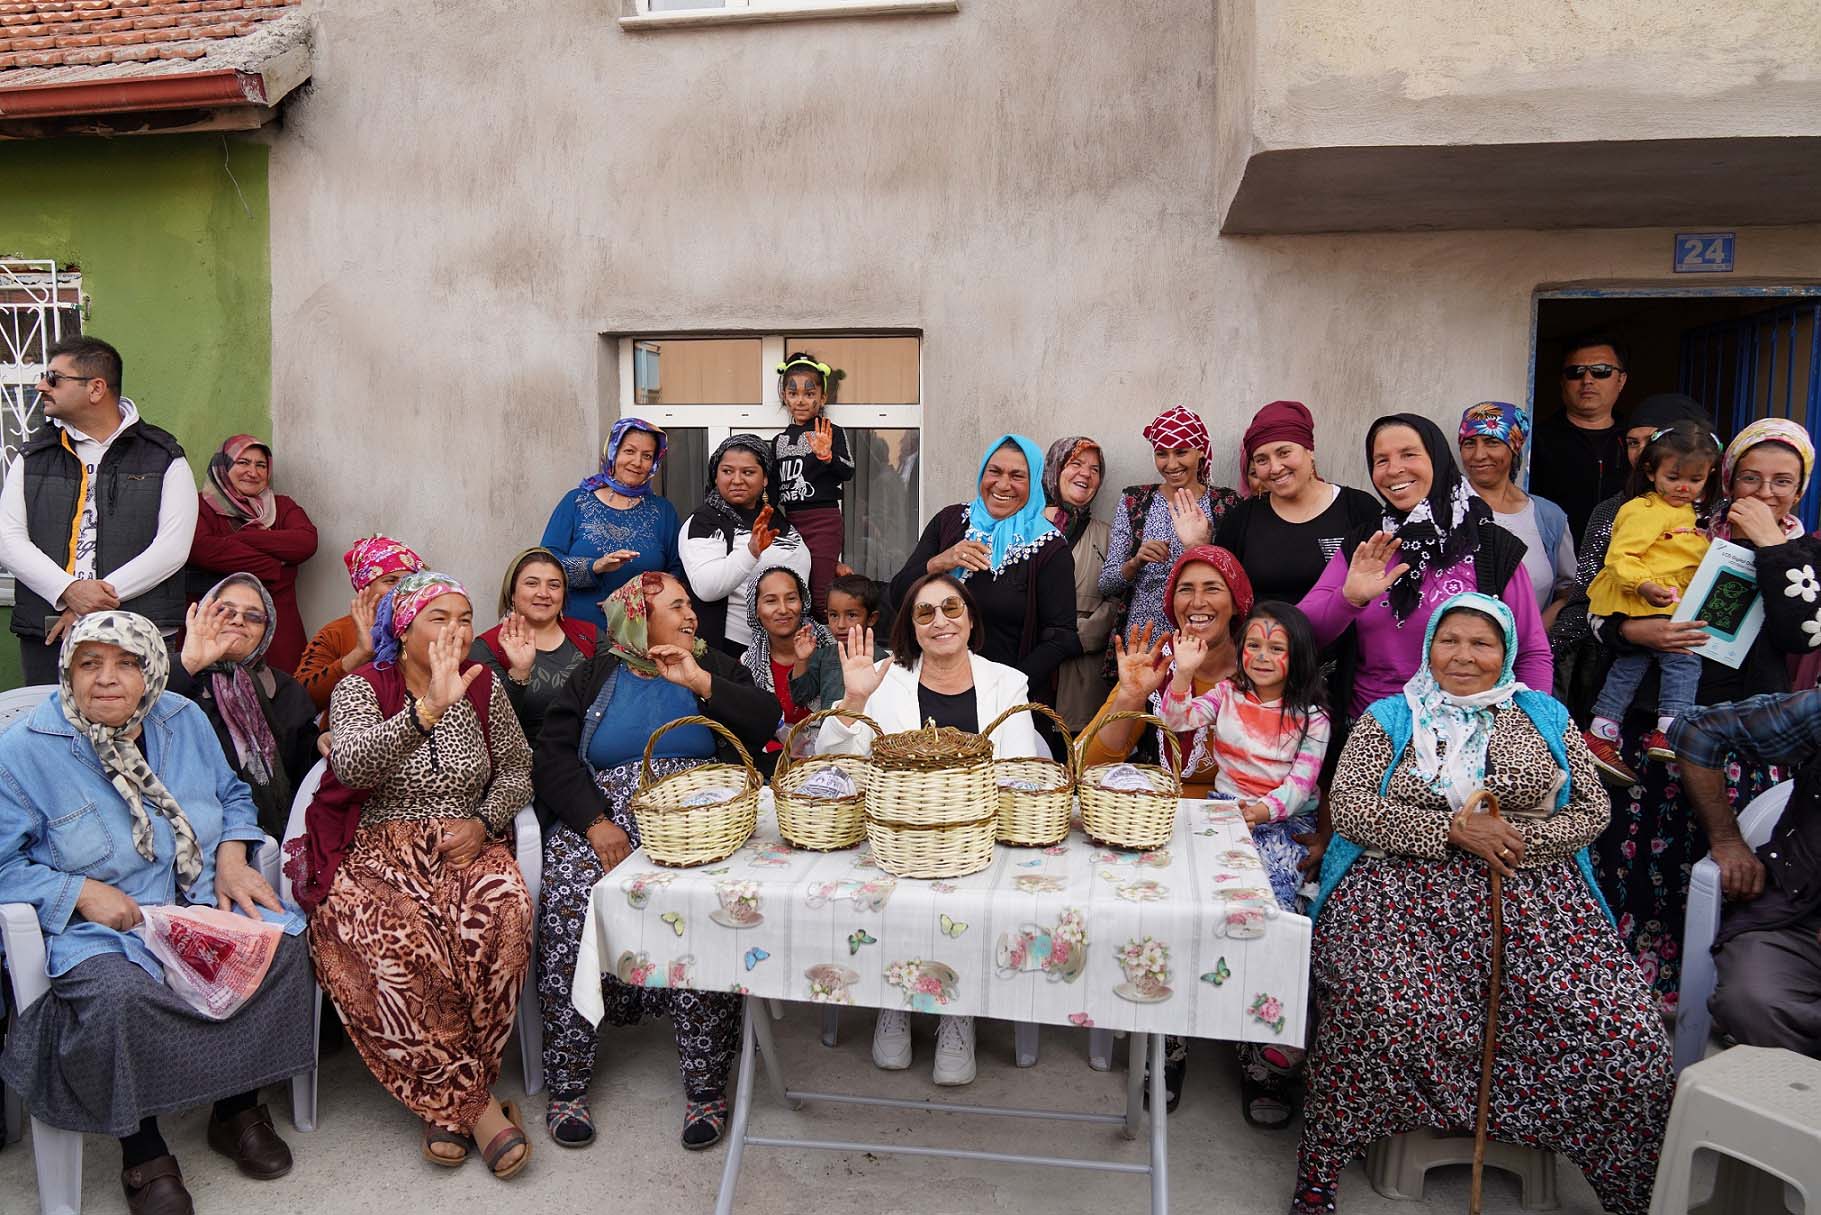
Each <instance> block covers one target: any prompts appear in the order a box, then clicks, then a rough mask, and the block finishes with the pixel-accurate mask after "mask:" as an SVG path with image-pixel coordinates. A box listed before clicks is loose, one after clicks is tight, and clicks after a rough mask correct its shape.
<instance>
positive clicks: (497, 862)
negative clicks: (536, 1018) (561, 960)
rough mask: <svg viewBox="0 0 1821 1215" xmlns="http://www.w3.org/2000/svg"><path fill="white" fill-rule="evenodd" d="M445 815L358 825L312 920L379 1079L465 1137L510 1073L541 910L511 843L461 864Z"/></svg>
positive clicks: (326, 967)
mask: <svg viewBox="0 0 1821 1215" xmlns="http://www.w3.org/2000/svg"><path fill="white" fill-rule="evenodd" d="M443 825H444V822H443V821H442V820H429V821H407V820H392V821H387V822H378V823H372V824H369V825H367V826H363V827H362V828H360V830H359V832H358V833H357V834H356V835H355V837H354V847H353V848H352V849H351V850H350V851H349V853H348V857H347V859H346V860H345V861H343V862H342V865H341V868H340V869H339V870H338V871H337V872H336V874H335V884H334V886H333V887H332V888H331V889H330V891H329V897H328V898H326V899H324V900H323V903H322V906H321V907H319V908H318V909H317V911H316V914H314V915H313V916H311V917H310V952H311V954H312V956H313V957H314V959H315V962H316V973H317V977H318V980H319V981H320V982H321V983H322V986H323V990H324V991H326V992H328V993H329V997H330V998H331V999H332V1000H334V1001H335V1007H336V1009H337V1010H338V1011H339V1012H340V1013H341V1019H342V1024H343V1025H345V1026H346V1027H347V1030H348V1037H349V1038H350V1039H351V1040H352V1041H353V1043H354V1047H355V1049H356V1050H358V1051H359V1052H360V1057H361V1059H362V1060H364V1061H365V1062H366V1065H367V1068H368V1070H370V1071H371V1072H372V1073H373V1075H374V1078H375V1079H377V1080H378V1081H379V1082H380V1083H381V1084H382V1085H384V1086H385V1087H386V1089H387V1090H388V1091H390V1092H391V1094H392V1095H393V1096H394V1097H397V1098H398V1099H399V1101H400V1102H402V1103H403V1104H404V1105H405V1107H406V1108H407V1109H409V1110H410V1111H411V1112H412V1113H413V1114H416V1115H417V1116H418V1117H419V1118H422V1119H423V1120H424V1121H426V1122H432V1123H435V1124H436V1125H437V1126H440V1127H442V1128H443V1129H445V1130H450V1131H456V1132H459V1133H463V1134H465V1133H467V1132H468V1130H469V1129H470V1128H471V1127H472V1126H473V1125H474V1122H475V1119H477V1118H479V1117H480V1115H481V1112H482V1111H483V1110H484V1109H485V1108H486V1106H487V1101H488V1094H489V1091H490V1090H491V1089H492V1087H493V1085H494V1083H495V1082H496V1081H497V1080H498V1079H499V1070H500V1057H501V1055H502V1054H503V1053H504V1052H505V1049H506V1039H507V1037H508V1036H509V1035H510V1034H511V1033H512V1023H513V1016H514V1014H515V1012H516V1011H517V1008H518V998H519V988H520V987H521V986H522V985H523V983H524V981H525V972H526V970H527V969H528V968H529V966H530V964H531V946H532V937H531V932H532V907H531V895H530V893H529V892H528V891H527V890H526V889H525V879H524V877H523V876H522V875H521V874H520V873H519V868H518V862H517V861H515V860H514V859H513V856H512V850H511V848H510V847H508V846H507V845H506V844H504V843H502V842H499V841H492V842H489V843H488V844H486V845H485V846H484V847H483V848H482V849H481V852H480V855H479V856H478V857H476V858H475V859H474V860H473V861H472V862H470V863H469V864H468V865H467V866H465V867H463V868H460V869H457V868H453V867H451V866H450V865H448V864H446V863H445V862H444V861H443V860H442V859H441V857H440V856H438V854H437V852H436V843H437V837H438V835H439V833H440V832H441V830H442V827H443Z"/></svg>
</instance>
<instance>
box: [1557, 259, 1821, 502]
mask: <svg viewBox="0 0 1821 1215" xmlns="http://www.w3.org/2000/svg"><path fill="white" fill-rule="evenodd" d="M1534 315H1535V328H1534V330H1533V334H1532V337H1533V341H1532V348H1533V349H1534V351H1535V354H1536V360H1535V365H1534V366H1533V367H1532V369H1531V394H1530V397H1531V400H1530V408H1531V413H1532V416H1533V417H1534V418H1536V419H1538V420H1541V419H1543V418H1546V417H1549V416H1550V415H1552V414H1555V413H1557V412H1559V411H1560V410H1561V408H1562V396H1561V378H1560V377H1561V366H1562V357H1563V355H1564V354H1565V353H1567V351H1566V349H1565V348H1566V346H1567V345H1568V343H1570V342H1572V341H1573V340H1574V339H1575V338H1576V337H1578V336H1580V335H1583V334H1586V333H1590V332H1595V331H1598V332H1602V333H1610V334H1612V335H1613V336H1615V337H1616V338H1617V339H1618V340H1619V341H1620V342H1622V343H1623V344H1624V345H1625V346H1626V347H1627V350H1626V360H1627V365H1626V372H1627V381H1626V384H1625V390H1624V393H1623V394H1622V395H1621V396H1620V398H1619V403H1618V408H1619V412H1620V413H1621V414H1622V413H1624V412H1625V411H1626V410H1627V409H1629V408H1630V407H1631V406H1633V405H1635V404H1637V403H1638V402H1639V401H1641V400H1643V399H1644V398H1645V397H1647V396H1650V395H1651V394H1652V393H1657V392H1683V393H1687V394H1688V395H1689V396H1691V397H1693V398H1694V399H1695V400H1697V401H1699V402H1701V404H1703V405H1705V406H1706V407H1707V409H1708V412H1709V413H1711V414H1712V415H1713V419H1714V424H1715V426H1716V427H1717V428H1718V432H1719V437H1720V440H1721V442H1722V443H1724V442H1726V441H1727V440H1729V439H1731V438H1732V436H1733V435H1735V434H1737V433H1738V432H1739V430H1740V428H1741V427H1743V426H1745V425H1746V424H1747V423H1749V422H1751V421H1754V420H1755V419H1758V418H1765V417H1780V418H1790V419H1792V420H1794V421H1796V422H1799V423H1801V424H1802V425H1803V426H1805V427H1807V428H1808V430H1809V433H1810V434H1813V433H1814V432H1815V429H1816V426H1817V424H1821V285H1806V286H1789V287H1752V288H1734V289H1732V290H1730V291H1729V290H1727V289H1724V288H1683V289H1677V288H1658V289H1652V288H1636V289H1597V288H1588V289H1582V290H1562V291H1539V292H1538V293H1537V296H1536V301H1535V314H1534ZM1818 500H1821V487H1818V486H1817V485H1814V484H1811V485H1810V486H1809V489H1808V493H1807V494H1806V495H1804V497H1803V499H1802V503H1801V505H1800V507H1799V511H1798V513H1799V514H1800V515H1801V517H1802V520H1803V523H1804V525H1805V526H1806V527H1807V528H1808V529H1809V530H1811V531H1812V530H1814V529H1815V527H1816V524H1817V513H1818V511H1817V503H1818Z"/></svg>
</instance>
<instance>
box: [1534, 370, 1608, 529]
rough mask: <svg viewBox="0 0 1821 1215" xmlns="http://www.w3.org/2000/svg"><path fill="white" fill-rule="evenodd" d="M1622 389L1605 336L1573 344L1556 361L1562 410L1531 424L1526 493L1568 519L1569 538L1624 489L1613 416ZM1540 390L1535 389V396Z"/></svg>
mask: <svg viewBox="0 0 1821 1215" xmlns="http://www.w3.org/2000/svg"><path fill="white" fill-rule="evenodd" d="M1624 389H1625V351H1624V349H1623V348H1622V347H1621V346H1620V345H1619V342H1618V340H1617V339H1616V338H1614V337H1612V336H1610V335H1608V334H1588V335H1587V336H1585V337H1581V338H1577V339H1575V340H1574V341H1573V342H1572V343H1571V344H1570V345H1569V347H1568V351H1567V353H1566V354H1564V355H1563V356H1562V411H1561V412H1560V413H1558V414H1555V415H1554V416H1552V417H1549V418H1545V419H1544V420H1543V421H1541V422H1539V423H1537V427H1536V437H1535V438H1534V439H1533V440H1532V441H1531V457H1530V469H1531V472H1530V492H1531V493H1532V494H1536V495H1538V496H1540V497H1544V498H1547V499H1549V500H1550V501H1551V502H1554V503H1555V504H1556V505H1557V506H1560V507H1561V508H1562V509H1563V510H1564V511H1566V512H1567V514H1568V525H1569V527H1571V528H1572V529H1573V531H1572V532H1571V533H1570V534H1571V535H1573V536H1576V537H1579V536H1580V535H1581V534H1582V533H1583V532H1585V531H1586V530H1587V517H1588V516H1589V515H1591V514H1592V513H1593V508H1594V507H1595V506H1597V505H1599V504H1600V503H1601V502H1603V501H1605V500H1606V499H1607V498H1610V497H1611V496H1612V495H1614V494H1616V493H1618V492H1620V491H1621V490H1623V489H1624V488H1625V478H1626V477H1627V476H1628V475H1630V473H1631V463H1630V461H1628V460H1627V459H1626V457H1625V428H1624V426H1623V425H1622V424H1621V423H1620V421H1619V419H1618V418H1617V417H1615V416H1614V412H1613V411H1614V407H1615V406H1616V405H1617V404H1618V401H1619V393H1621V392H1623V391H1624ZM1542 392H1543V386H1542V385H1541V384H1539V385H1537V395H1538V396H1541V395H1542Z"/></svg>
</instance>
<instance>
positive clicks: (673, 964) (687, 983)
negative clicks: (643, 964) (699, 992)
mask: <svg viewBox="0 0 1821 1215" xmlns="http://www.w3.org/2000/svg"><path fill="white" fill-rule="evenodd" d="M666 975H667V977H668V978H669V980H670V983H669V985H670V986H671V987H694V986H695V984H696V958H695V955H694V954H692V953H686V954H684V955H683V956H682V957H680V958H672V959H671V960H670V966H669V967H668V968H667V970H666Z"/></svg>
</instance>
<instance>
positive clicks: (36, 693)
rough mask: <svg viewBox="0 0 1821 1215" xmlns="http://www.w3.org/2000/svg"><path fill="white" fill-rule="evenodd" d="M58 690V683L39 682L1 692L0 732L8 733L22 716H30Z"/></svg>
mask: <svg viewBox="0 0 1821 1215" xmlns="http://www.w3.org/2000/svg"><path fill="white" fill-rule="evenodd" d="M56 690H57V685H56V684H54V683H37V684H33V685H31V686H30V687H25V688H14V689H13V690H12V691H10V692H0V734H4V733H6V732H7V730H8V729H10V728H11V727H12V725H13V723H14V722H16V721H18V720H19V719H20V718H22V717H28V716H30V715H31V713H32V711H33V710H35V709H36V708H37V707H38V706H39V705H41V704H43V703H44V702H45V701H46V700H48V699H49V698H50V695H51V693H52V692H55V691H56Z"/></svg>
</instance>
